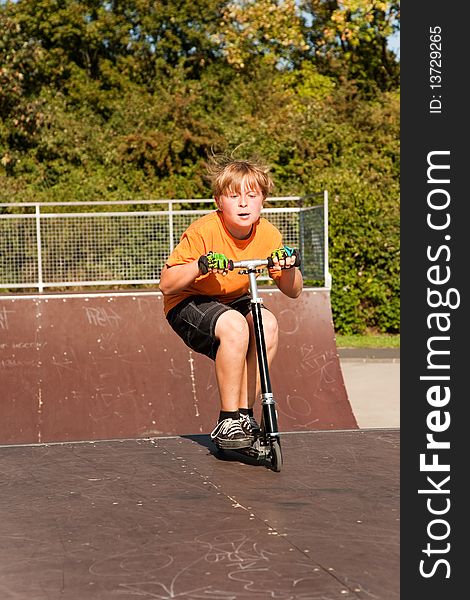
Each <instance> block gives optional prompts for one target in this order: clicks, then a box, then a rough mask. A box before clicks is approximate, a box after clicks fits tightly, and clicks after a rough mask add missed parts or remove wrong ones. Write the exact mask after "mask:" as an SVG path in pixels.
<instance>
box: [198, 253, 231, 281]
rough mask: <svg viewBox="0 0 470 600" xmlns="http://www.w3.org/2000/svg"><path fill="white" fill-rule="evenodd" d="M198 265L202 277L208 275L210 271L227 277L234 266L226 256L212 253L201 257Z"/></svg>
mask: <svg viewBox="0 0 470 600" xmlns="http://www.w3.org/2000/svg"><path fill="white" fill-rule="evenodd" d="M197 264H198V266H199V271H200V272H201V274H202V275H207V273H209V271H212V273H221V274H222V275H226V274H227V273H228V271H229V270H230V267H231V266H232V265H233V262H232V261H231V260H229V259H228V258H227V257H226V256H225V254H220V253H219V252H212V251H211V252H208V253H207V254H203V255H202V256H200V257H199V260H198V261H197Z"/></svg>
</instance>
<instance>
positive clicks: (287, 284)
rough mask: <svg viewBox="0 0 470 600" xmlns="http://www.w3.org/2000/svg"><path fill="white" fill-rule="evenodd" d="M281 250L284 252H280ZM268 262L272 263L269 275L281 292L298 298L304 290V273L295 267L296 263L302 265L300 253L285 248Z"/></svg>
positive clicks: (274, 254) (273, 255)
mask: <svg viewBox="0 0 470 600" xmlns="http://www.w3.org/2000/svg"><path fill="white" fill-rule="evenodd" d="M281 250H284V252H280V251H281ZM286 250H287V251H288V253H286V252H285V251H286ZM268 261H270V263H271V264H270V265H269V266H268V270H269V274H270V275H271V277H272V279H274V282H275V283H276V285H277V287H278V288H279V289H280V290H281V292H282V293H283V294H285V295H286V296H289V298H298V297H299V296H300V294H301V293H302V288H303V278H302V273H301V272H300V269H298V268H297V267H296V266H295V264H296V262H297V264H298V265H300V255H299V253H298V251H297V250H292V248H287V246H284V248H283V249H282V248H280V249H279V250H278V251H275V252H273V253H272V254H271V257H270V258H268Z"/></svg>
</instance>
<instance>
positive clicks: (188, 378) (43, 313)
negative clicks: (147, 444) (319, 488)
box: [0, 289, 357, 444]
mask: <svg viewBox="0 0 470 600" xmlns="http://www.w3.org/2000/svg"><path fill="white" fill-rule="evenodd" d="M261 295H262V297H263V299H264V302H265V305H266V306H267V307H268V308H270V309H271V310H272V311H273V313H274V314H276V316H277V318H278V321H279V327H280V340H279V341H280V343H279V351H278V355H277V357H276V360H275V363H274V365H273V367H272V369H271V382H272V385H273V390H274V393H275V397H276V400H277V402H278V416H279V428H280V430H281V431H283V432H300V431H310V430H328V429H356V428H357V423H356V420H355V417H354V415H353V412H352V410H351V406H350V404H349V401H348V397H347V392H346V388H345V385H344V381H343V377H342V374H341V368H340V363H339V359H338V354H337V350H336V344H335V339H334V329H333V323H332V316H331V306H330V297H329V292H328V291H327V290H318V289H305V290H304V291H303V293H302V295H301V296H300V297H299V298H297V299H295V300H292V299H290V298H287V297H286V296H284V295H283V294H281V293H280V292H278V291H266V290H261ZM0 379H1V396H2V401H1V403H0V444H30V443H47V442H66V441H81V440H90V441H91V440H105V439H126V438H132V439H134V438H148V437H160V436H170V435H191V434H201V433H208V432H209V431H210V430H211V429H212V428H213V426H214V422H215V419H216V417H217V415H218V411H219V398H218V392H217V385H216V381H215V375H214V370H213V363H212V361H211V360H210V359H208V358H206V357H205V356H202V355H198V354H196V353H194V352H192V351H191V350H190V349H189V348H187V347H186V346H185V345H184V343H183V342H182V341H181V340H180V339H179V337H178V336H177V335H176V334H175V333H174V332H173V331H172V330H171V328H170V327H169V325H168V324H167V322H166V320H165V318H164V315H163V299H162V295H161V294H160V293H159V292H136V293H128V292H121V293H94V294H92V293H89V294H72V293H71V294H47V295H45V294H43V295H34V296H27V295H21V296H19V295H18V296H16V295H15V296H1V297H0ZM259 414H260V411H259V407H257V415H258V416H259Z"/></svg>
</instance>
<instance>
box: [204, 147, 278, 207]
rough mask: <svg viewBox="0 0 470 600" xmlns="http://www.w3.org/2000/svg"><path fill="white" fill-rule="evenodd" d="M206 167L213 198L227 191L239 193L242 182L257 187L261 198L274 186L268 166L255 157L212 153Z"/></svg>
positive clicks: (265, 196)
mask: <svg viewBox="0 0 470 600" xmlns="http://www.w3.org/2000/svg"><path fill="white" fill-rule="evenodd" d="M206 169H207V176H206V177H207V179H208V181H209V182H210V184H211V187H212V193H213V194H214V197H215V198H218V197H219V196H222V195H224V194H225V193H226V192H228V191H231V192H237V193H239V192H240V191H241V186H242V183H243V182H246V183H247V184H248V185H249V186H250V187H252V188H258V189H259V190H260V191H261V193H262V195H263V199H266V198H267V196H268V195H269V194H270V192H271V191H272V189H273V187H274V183H273V180H272V178H271V175H270V174H269V170H270V169H269V167H268V166H267V165H266V164H265V163H264V162H262V161H261V160H258V159H257V158H251V159H246V160H242V159H236V158H233V154H232V155H226V154H219V155H212V156H211V157H210V159H209V162H207V163H206Z"/></svg>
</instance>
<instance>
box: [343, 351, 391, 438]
mask: <svg viewBox="0 0 470 600" xmlns="http://www.w3.org/2000/svg"><path fill="white" fill-rule="evenodd" d="M338 353H339V356H340V363H341V371H342V373H343V378H344V383H345V386H346V390H347V392H348V398H349V402H350V404H351V407H352V410H353V413H354V416H355V417H356V421H357V424H358V425H359V427H360V428H361V429H363V428H364V429H365V428H375V427H377V428H383V427H385V428H390V427H391V428H395V427H400V351H399V349H394V348H393V349H392V348H382V349H374V348H371V349H362V348H359V349H356V348H351V349H349V348H345V349H340V350H339V351H338Z"/></svg>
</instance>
